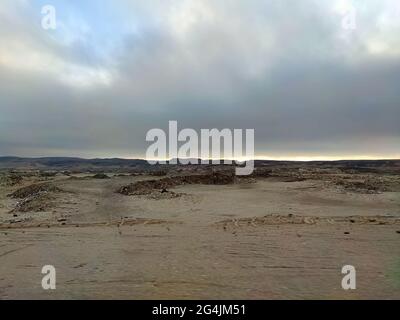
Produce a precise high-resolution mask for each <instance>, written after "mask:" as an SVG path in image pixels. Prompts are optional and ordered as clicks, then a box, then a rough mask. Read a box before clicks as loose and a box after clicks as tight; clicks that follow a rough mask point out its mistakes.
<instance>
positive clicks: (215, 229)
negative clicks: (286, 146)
mask: <svg viewBox="0 0 400 320" xmlns="http://www.w3.org/2000/svg"><path fill="white" fill-rule="evenodd" d="M256 165H257V167H256V170H255V172H254V173H253V174H252V175H251V176H247V177H238V176H234V175H233V173H232V172H233V171H232V168H231V167H230V166H211V165H205V166H200V165H199V166H172V165H171V166H168V165H166V166H159V167H157V168H154V167H152V168H148V167H146V166H142V165H138V166H136V167H135V166H133V167H124V166H121V165H119V164H117V165H115V166H111V167H110V166H103V167H101V165H100V167H99V166H92V167H91V165H90V164H88V165H87V167H82V166H80V167H79V168H77V167H76V164H74V165H66V164H65V163H63V164H61V165H59V166H55V167H54V166H49V165H48V164H46V165H32V164H31V163H29V164H26V163H24V164H19V165H15V166H14V164H13V166H14V167H12V168H10V167H7V165H3V167H1V166H0V299H369V298H376V299H399V298H400V161H386V162H385V161H382V162H379V161H376V162H362V161H361V162H360V161H358V162H351V161H350V162H334V163H330V162H316V163H289V162H265V163H264V162H260V163H256ZM44 265H53V266H54V267H55V268H56V271H57V287H56V290H43V289H42V287H41V280H42V277H43V275H42V274H41V269H42V267H43V266H44ZM344 265H353V266H354V267H355V268H356V272H357V273H356V274H357V288H356V289H355V290H348V291H345V290H343V289H342V286H341V281H342V278H343V276H344V275H342V274H341V269H342V267H343V266H344Z"/></svg>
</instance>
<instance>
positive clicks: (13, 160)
mask: <svg viewBox="0 0 400 320" xmlns="http://www.w3.org/2000/svg"><path fill="white" fill-rule="evenodd" d="M178 163H179V162H178ZM255 166H256V167H266V166H271V167H281V168H284V167H291V168H293V167H298V168H307V167H319V168H338V169H342V170H351V169H357V171H362V170H365V171H366V172H372V171H374V170H378V171H379V170H380V169H385V170H386V169H388V168H392V169H394V170H395V171H396V172H397V171H399V170H400V160H339V161H275V160H256V161H255ZM155 167H156V166H152V165H150V164H149V163H148V162H147V161H146V160H143V159H121V158H110V159H83V158H74V157H44V158H20V157H0V169H33V170H35V169H36V170H57V171H58V170H89V171H91V170H93V171H98V170H114V169H125V170H129V169H145V168H152V169H154V168H155Z"/></svg>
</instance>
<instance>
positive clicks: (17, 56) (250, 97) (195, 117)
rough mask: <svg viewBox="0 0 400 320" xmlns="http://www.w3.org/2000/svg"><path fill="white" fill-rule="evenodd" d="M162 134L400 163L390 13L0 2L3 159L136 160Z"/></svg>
mask: <svg viewBox="0 0 400 320" xmlns="http://www.w3.org/2000/svg"><path fill="white" fill-rule="evenodd" d="M44 5H53V6H54V8H55V9H56V19H57V20H56V22H57V25H56V29H55V30H45V29H43V28H42V25H41V22H42V18H43V14H42V13H41V10H42V7H43V6H44ZM353 12H354V15H353ZM353 17H355V19H352V18H353ZM349 21H350V23H349ZM353 22H355V24H353ZM168 120H177V121H178V125H179V128H180V129H183V128H193V129H196V130H199V129H200V128H210V129H211V128H218V129H223V128H231V129H233V128H239V129H240V128H242V129H246V128H254V129H255V136H256V142H255V146H256V154H257V157H258V158H273V159H276V158H285V159H313V158H329V159H337V158H400V1H398V0H358V1H357V0H352V1H342V0H340V1H339V0H330V1H325V0H324V1H322V0H300V1H291V0H264V1H262V0H246V1H244V0H224V1H222V0H130V1H128V0H113V1H111V0H84V1H78V0H76V1H74V0H64V1H63V0H45V1H39V0H31V1H29V0H1V2H0V155H18V156H82V157H129V158H132V157H143V156H144V154H145V152H146V148H147V146H148V145H149V143H147V142H146V141H145V136H146V133H147V131H148V130H149V129H152V128H163V129H166V128H167V127H168Z"/></svg>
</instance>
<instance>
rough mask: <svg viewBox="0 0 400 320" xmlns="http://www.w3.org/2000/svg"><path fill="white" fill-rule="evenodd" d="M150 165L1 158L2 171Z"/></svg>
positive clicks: (142, 162)
mask: <svg viewBox="0 0 400 320" xmlns="http://www.w3.org/2000/svg"><path fill="white" fill-rule="evenodd" d="M145 165H148V163H147V161H146V160H141V159H120V158H111V159H83V158H72V157H71V158H69V157H45V158H19V157H0V168H2V169H19V168H21V169H22V168H26V169H54V170H61V169H85V168H134V167H137V166H145Z"/></svg>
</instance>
